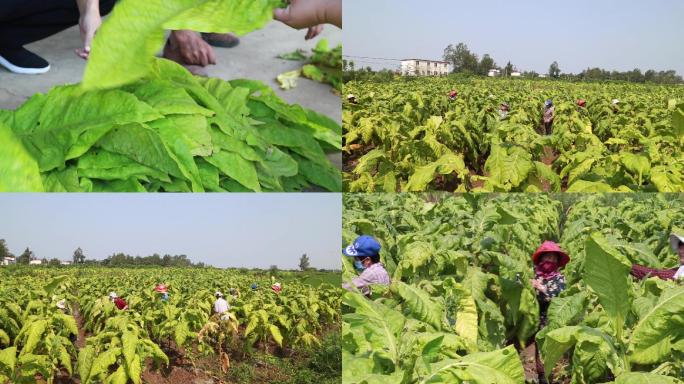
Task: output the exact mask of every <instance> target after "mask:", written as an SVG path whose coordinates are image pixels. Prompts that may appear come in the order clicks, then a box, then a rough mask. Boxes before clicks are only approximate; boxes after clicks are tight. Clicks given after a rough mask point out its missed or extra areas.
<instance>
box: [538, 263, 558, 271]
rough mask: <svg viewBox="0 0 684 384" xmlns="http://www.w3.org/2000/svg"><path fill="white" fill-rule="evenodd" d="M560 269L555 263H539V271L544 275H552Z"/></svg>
mask: <svg viewBox="0 0 684 384" xmlns="http://www.w3.org/2000/svg"><path fill="white" fill-rule="evenodd" d="M556 269H558V263H556V262H555V261H542V262H541V263H539V270H540V271H542V272H544V273H550V272H553V271H555V270H556Z"/></svg>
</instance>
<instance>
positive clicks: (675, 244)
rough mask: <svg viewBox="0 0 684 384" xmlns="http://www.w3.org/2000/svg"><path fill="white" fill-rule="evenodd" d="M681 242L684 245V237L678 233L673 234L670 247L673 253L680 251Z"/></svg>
mask: <svg viewBox="0 0 684 384" xmlns="http://www.w3.org/2000/svg"><path fill="white" fill-rule="evenodd" d="M680 242H682V243H684V236H680V235H678V234H676V233H672V234H671V235H670V246H671V247H672V250H673V251H675V252H677V251H678V250H679V243H680Z"/></svg>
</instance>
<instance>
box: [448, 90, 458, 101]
mask: <svg viewBox="0 0 684 384" xmlns="http://www.w3.org/2000/svg"><path fill="white" fill-rule="evenodd" d="M456 96H458V92H457V91H456V90H455V89H452V90H451V92H449V100H451V101H454V100H456Z"/></svg>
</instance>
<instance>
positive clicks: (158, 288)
mask: <svg viewBox="0 0 684 384" xmlns="http://www.w3.org/2000/svg"><path fill="white" fill-rule="evenodd" d="M168 290H169V289H168V288H167V287H166V285H164V284H159V285H157V286H156V287H154V291H155V292H160V293H166V292H167V291H168Z"/></svg>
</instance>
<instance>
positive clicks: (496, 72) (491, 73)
mask: <svg viewBox="0 0 684 384" xmlns="http://www.w3.org/2000/svg"><path fill="white" fill-rule="evenodd" d="M487 76H489V77H497V76H501V70H499V69H496V68H492V69H490V70H489V72H487Z"/></svg>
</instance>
